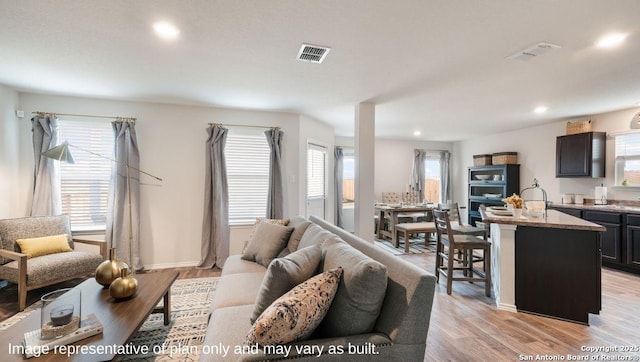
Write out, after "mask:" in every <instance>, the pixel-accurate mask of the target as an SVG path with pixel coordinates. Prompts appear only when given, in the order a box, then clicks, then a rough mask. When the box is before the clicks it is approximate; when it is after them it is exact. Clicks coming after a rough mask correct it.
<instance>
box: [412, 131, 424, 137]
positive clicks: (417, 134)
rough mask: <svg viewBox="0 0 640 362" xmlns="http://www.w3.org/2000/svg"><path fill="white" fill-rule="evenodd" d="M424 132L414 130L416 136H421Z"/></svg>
mask: <svg viewBox="0 0 640 362" xmlns="http://www.w3.org/2000/svg"><path fill="white" fill-rule="evenodd" d="M421 134H422V132H420V131H413V135H414V136H420V135H421Z"/></svg>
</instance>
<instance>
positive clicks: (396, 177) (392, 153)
mask: <svg viewBox="0 0 640 362" xmlns="http://www.w3.org/2000/svg"><path fill="white" fill-rule="evenodd" d="M452 147H453V145H452V144H451V143H449V142H427V141H400V140H389V139H376V172H375V174H376V177H375V188H374V189H375V199H376V200H379V201H381V200H382V193H383V192H393V191H395V192H404V191H406V189H407V185H409V183H410V182H411V175H412V172H413V158H414V152H413V151H414V150H415V149H424V150H429V151H440V150H446V151H451V149H452ZM452 197H453V198H454V200H456V198H455V194H454V195H452Z"/></svg>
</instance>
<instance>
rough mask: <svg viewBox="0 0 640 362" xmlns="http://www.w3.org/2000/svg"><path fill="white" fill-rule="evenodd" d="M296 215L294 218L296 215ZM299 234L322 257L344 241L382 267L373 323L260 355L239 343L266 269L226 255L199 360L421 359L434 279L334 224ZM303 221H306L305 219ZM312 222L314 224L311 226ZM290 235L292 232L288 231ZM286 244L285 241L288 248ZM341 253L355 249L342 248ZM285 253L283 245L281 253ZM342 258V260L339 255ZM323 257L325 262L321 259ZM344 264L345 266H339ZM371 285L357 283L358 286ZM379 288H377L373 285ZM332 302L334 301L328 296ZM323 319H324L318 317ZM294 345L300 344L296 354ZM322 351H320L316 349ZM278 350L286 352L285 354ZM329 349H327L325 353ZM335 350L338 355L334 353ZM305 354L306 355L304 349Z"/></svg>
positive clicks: (318, 221)
mask: <svg viewBox="0 0 640 362" xmlns="http://www.w3.org/2000/svg"><path fill="white" fill-rule="evenodd" d="M297 218H298V219H299V218H300V217H297ZM310 221H311V225H312V226H309V227H307V228H306V230H304V234H303V235H302V237H301V236H300V234H301V231H302V230H300V229H298V230H297V231H298V233H297V234H298V235H297V236H296V237H298V238H300V237H301V239H302V240H301V241H300V245H299V246H298V245H295V244H297V242H296V243H294V246H297V248H304V247H308V246H310V245H313V244H319V245H321V246H322V247H323V250H324V255H325V257H327V256H326V255H327V251H326V247H325V245H330V244H336V243H340V240H342V241H344V242H346V244H347V245H348V248H354V249H355V250H358V251H359V252H361V253H362V254H364V255H366V256H368V257H369V258H371V259H373V260H375V261H377V262H379V263H381V264H382V265H384V266H385V267H386V273H387V277H388V278H387V281H386V291H385V293H384V296H383V298H382V302H381V308H380V312H379V315H378V316H377V319H375V324H374V325H373V328H372V330H371V331H370V332H369V333H362V334H356V335H348V336H341V337H329V338H326V337H323V336H322V335H312V336H311V337H310V339H308V340H304V341H299V342H293V343H291V344H289V345H285V347H291V348H290V349H289V348H284V347H283V346H281V347H280V348H279V349H278V350H277V351H276V353H271V354H269V353H265V352H266V351H265V350H264V349H262V348H260V349H256V348H253V347H255V346H253V347H251V346H246V345H243V343H244V341H245V338H246V336H247V333H248V332H249V330H250V328H251V322H250V317H251V316H252V313H253V312H254V303H255V302H256V296H257V294H258V292H259V290H260V288H261V284H262V282H263V278H264V276H265V273H266V272H267V268H265V267H264V266H262V265H260V264H258V263H256V262H253V261H248V260H243V259H242V258H241V256H240V255H233V256H231V257H229V259H227V261H226V263H225V266H224V268H223V271H222V275H221V278H220V280H219V281H218V286H217V289H216V293H215V295H214V300H213V303H212V307H211V317H210V321H209V327H208V332H207V335H206V337H205V340H204V344H203V348H202V351H201V355H200V360H202V361H265V360H267V361H276V360H278V361H280V360H288V359H296V360H303V361H306V360H308V361H340V360H349V361H399V360H403V361H421V360H423V359H424V353H425V347H426V340H427V332H428V330H429V321H430V316H431V307H432V303H433V297H434V289H435V277H434V276H433V275H432V274H431V273H428V272H427V271H425V270H422V269H420V268H418V267H416V266H414V265H412V264H410V263H408V262H407V261H405V260H403V259H402V258H399V257H397V256H394V255H392V254H390V253H387V252H385V251H384V250H382V249H381V248H378V247H376V246H375V245H372V244H371V243H369V242H367V241H365V240H363V239H360V238H358V237H356V236H354V235H352V234H350V233H348V232H345V231H344V230H342V229H340V228H337V227H336V226H334V225H332V224H330V223H328V222H326V221H324V220H321V219H319V218H316V217H311V218H310ZM307 224H308V223H307ZM313 225H315V226H313ZM292 235H293V236H292V237H294V236H295V235H296V231H294V232H293V234H292ZM291 245H292V243H291V242H290V243H289V246H291ZM340 245H342V246H343V249H341V251H340V253H341V254H345V251H346V254H350V253H354V255H355V253H357V254H360V253H359V252H357V251H355V250H351V251H349V250H345V249H344V244H343V243H340ZM290 251H294V250H289V251H287V250H286V248H285V250H284V251H283V253H281V255H285V254H287V253H288V252H290ZM343 260H346V259H343ZM326 262H327V261H325V263H326ZM343 267H344V268H349V267H350V266H349V265H344V266H343ZM368 287H369V288H374V287H373V286H362V289H363V290H366V289H367V288H368ZM375 288H379V287H375ZM334 303H337V302H336V300H334ZM323 322H324V321H323ZM296 346H298V347H299V348H303V349H304V350H301V351H300V352H298V351H297V350H296ZM320 349H322V353H320V352H319V351H320ZM283 351H287V352H286V353H285V352H283ZM330 351H332V352H333V353H332V352H330ZM336 351H340V352H342V353H336ZM305 352H306V353H305Z"/></svg>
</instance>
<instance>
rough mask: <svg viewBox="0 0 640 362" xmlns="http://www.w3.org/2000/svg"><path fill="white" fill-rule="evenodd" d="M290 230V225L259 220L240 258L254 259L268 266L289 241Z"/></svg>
mask: <svg viewBox="0 0 640 362" xmlns="http://www.w3.org/2000/svg"><path fill="white" fill-rule="evenodd" d="M291 231H293V228H291V227H286V226H282V225H277V224H271V223H268V222H261V223H260V224H259V225H258V228H257V229H256V232H255V235H253V238H252V239H251V240H249V244H248V245H247V249H246V250H245V251H244V253H243V254H242V259H244V260H249V261H255V262H256V263H258V264H260V265H262V266H265V267H267V266H269V263H271V261H272V260H273V259H274V258H275V257H276V256H278V253H280V251H282V249H284V248H285V246H286V245H287V242H289V236H290V235H291Z"/></svg>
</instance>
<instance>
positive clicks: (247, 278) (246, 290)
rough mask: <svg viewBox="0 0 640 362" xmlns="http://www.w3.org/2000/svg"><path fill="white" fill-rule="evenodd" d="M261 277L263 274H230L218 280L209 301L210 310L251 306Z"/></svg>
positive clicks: (260, 282)
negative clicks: (214, 291) (211, 298)
mask: <svg viewBox="0 0 640 362" xmlns="http://www.w3.org/2000/svg"><path fill="white" fill-rule="evenodd" d="M263 276H264V273H262V272H257V273H240V274H230V275H225V277H224V278H220V279H219V280H218V285H216V293H215V294H214V295H213V300H212V301H211V310H212V311H213V310H216V309H218V308H223V307H229V306H234V305H245V304H251V305H253V303H254V302H255V300H256V295H257V294H258V290H259V289H260V284H262V278H263Z"/></svg>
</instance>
